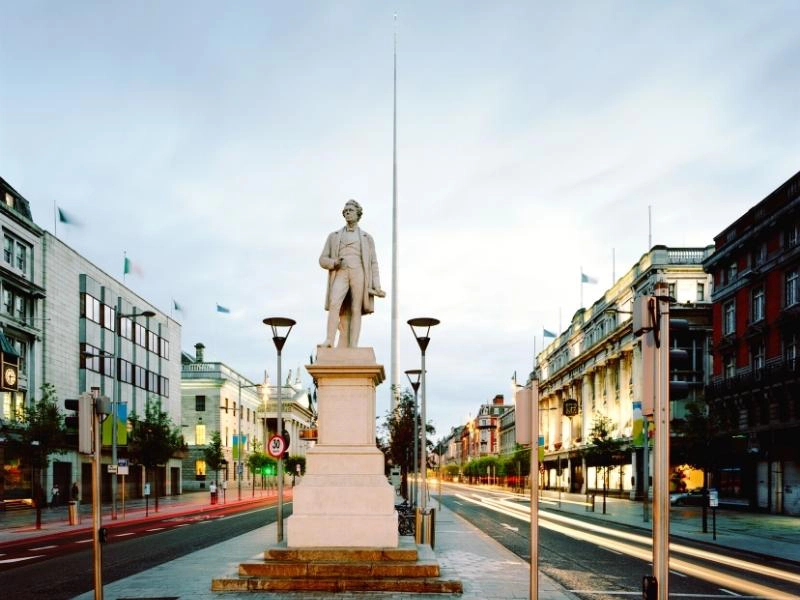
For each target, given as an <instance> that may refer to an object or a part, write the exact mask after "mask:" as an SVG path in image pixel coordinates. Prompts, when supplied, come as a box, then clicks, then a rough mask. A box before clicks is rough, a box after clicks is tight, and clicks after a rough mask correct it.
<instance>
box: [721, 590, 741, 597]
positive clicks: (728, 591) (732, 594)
mask: <svg viewBox="0 0 800 600" xmlns="http://www.w3.org/2000/svg"><path fill="white" fill-rule="evenodd" d="M719 590H720V591H721V592H725V593H726V594H730V595H731V596H741V594H737V593H736V592H732V591H731V590H726V589H725V588H719Z"/></svg>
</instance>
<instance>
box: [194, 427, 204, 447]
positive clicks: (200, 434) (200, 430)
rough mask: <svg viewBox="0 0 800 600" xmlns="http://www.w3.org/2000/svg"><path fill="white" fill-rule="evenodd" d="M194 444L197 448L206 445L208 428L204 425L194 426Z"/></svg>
mask: <svg viewBox="0 0 800 600" xmlns="http://www.w3.org/2000/svg"><path fill="white" fill-rule="evenodd" d="M194 443H195V445H197V446H203V445H205V443H206V426H205V425H204V424H203V423H198V424H197V425H195V426H194Z"/></svg>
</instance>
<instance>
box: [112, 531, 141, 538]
mask: <svg viewBox="0 0 800 600" xmlns="http://www.w3.org/2000/svg"><path fill="white" fill-rule="evenodd" d="M127 535H136V534H135V533H134V532H133V531H131V532H129V533H117V534H115V535H114V537H125V536H127Z"/></svg>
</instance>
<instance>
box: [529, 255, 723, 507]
mask: <svg viewBox="0 0 800 600" xmlns="http://www.w3.org/2000/svg"><path fill="white" fill-rule="evenodd" d="M712 251H713V248H712V247H707V248H667V247H665V246H654V247H653V248H652V249H651V250H650V252H648V253H647V254H645V255H643V256H642V258H641V259H640V260H639V261H638V262H637V263H636V264H635V265H634V266H633V268H631V269H630V270H629V271H628V272H627V273H625V274H624V275H623V276H622V277H620V278H619V279H618V280H617V281H616V282H615V283H614V285H613V286H612V287H611V288H610V289H608V290H607V291H606V292H605V293H604V294H603V296H602V297H601V298H599V299H598V300H597V301H595V302H594V303H593V304H592V305H591V306H590V307H588V308H585V309H584V308H582V309H580V310H578V311H577V312H576V313H575V315H574V316H573V318H572V321H571V323H570V324H569V326H568V328H567V329H566V330H565V331H563V332H561V334H560V335H558V336H557V337H556V338H555V339H554V340H553V342H552V343H550V344H549V345H548V346H547V347H545V349H544V350H543V351H542V352H541V353H540V354H539V355H538V356H537V368H536V375H537V378H538V381H539V432H540V435H541V436H543V437H544V446H545V455H544V473H543V481H542V484H543V486H544V487H545V488H562V489H564V490H567V491H572V492H586V491H587V490H598V489H601V488H602V477H600V476H599V473H600V470H599V469H598V468H597V466H596V465H594V464H592V459H591V458H589V459H588V460H587V448H588V446H589V445H590V432H591V430H592V426H593V424H594V422H595V419H596V418H597V417H600V416H602V417H606V418H607V419H609V420H610V423H611V425H612V435H613V437H615V438H617V439H620V440H623V441H625V442H626V443H627V444H628V445H629V448H630V449H629V450H628V451H627V452H624V453H620V454H618V455H616V456H614V457H612V460H613V463H614V467H615V468H613V469H612V470H611V475H610V478H609V480H610V481H609V487H610V488H611V489H612V490H614V491H616V493H619V494H620V495H623V494H624V495H630V496H631V497H636V496H638V495H641V494H642V464H641V463H642V447H643V439H642V436H641V431H642V412H641V390H640V383H639V382H640V381H641V377H642V375H641V373H642V365H641V360H640V341H639V339H638V338H636V337H634V335H633V332H632V328H631V320H630V311H631V307H632V302H633V299H634V297H636V296H638V295H641V294H652V293H653V288H654V285H655V282H656V280H658V279H662V280H665V281H667V282H668V285H669V293H670V296H672V297H673V298H675V300H676V302H675V303H674V304H673V305H672V308H671V313H672V314H671V316H673V317H678V316H683V317H686V318H688V319H689V320H690V326H689V331H688V332H686V333H685V334H683V335H682V336H681V337H680V338H678V337H676V338H675V340H674V343H675V344H677V345H680V346H681V347H683V348H685V349H687V350H688V351H689V353H690V364H691V368H690V369H687V371H686V372H685V373H683V374H682V375H681V377H688V378H689V379H690V380H691V381H692V384H691V385H690V386H689V387H690V392H689V397H688V398H687V399H681V400H677V399H675V400H671V401H670V410H671V415H672V418H673V419H675V418H679V419H680V418H683V417H684V416H685V412H686V404H687V403H688V402H690V401H692V400H694V399H696V398H697V396H698V394H702V386H703V381H704V377H705V374H706V373H707V372H708V358H707V357H708V350H709V346H708V338H709V335H710V296H709V293H710V284H711V281H710V277H709V276H708V275H707V274H706V273H705V272H704V271H703V266H702V264H703V260H704V259H705V258H707V257H708V256H709V255H710V254H711V252H712ZM567 401H571V402H567ZM565 404H566V405H567V408H569V405H572V406H573V407H575V408H576V410H565ZM651 472H652V471H651Z"/></svg>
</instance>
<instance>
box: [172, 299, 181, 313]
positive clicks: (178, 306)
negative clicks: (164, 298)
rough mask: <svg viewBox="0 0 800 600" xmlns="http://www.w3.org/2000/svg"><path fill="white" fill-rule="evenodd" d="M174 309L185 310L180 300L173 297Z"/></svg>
mask: <svg viewBox="0 0 800 600" xmlns="http://www.w3.org/2000/svg"><path fill="white" fill-rule="evenodd" d="M172 309H173V310H179V311H181V312H183V306H181V305H180V304H178V302H177V301H176V300H175V298H173V299H172Z"/></svg>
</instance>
